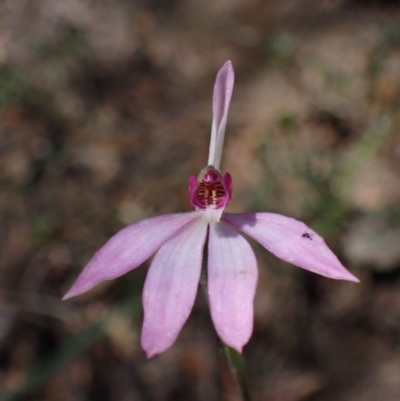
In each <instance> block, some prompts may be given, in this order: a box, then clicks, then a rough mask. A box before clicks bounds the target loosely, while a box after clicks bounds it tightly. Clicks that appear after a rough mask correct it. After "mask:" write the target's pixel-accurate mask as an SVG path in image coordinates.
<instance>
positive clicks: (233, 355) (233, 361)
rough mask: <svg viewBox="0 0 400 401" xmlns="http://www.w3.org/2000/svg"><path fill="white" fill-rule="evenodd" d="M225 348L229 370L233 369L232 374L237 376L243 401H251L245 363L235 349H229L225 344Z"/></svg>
mask: <svg viewBox="0 0 400 401" xmlns="http://www.w3.org/2000/svg"><path fill="white" fill-rule="evenodd" d="M223 347H224V354H225V358H226V360H227V362H228V365H229V368H230V369H231V372H232V374H233V375H234V376H235V378H236V380H237V382H238V384H239V386H240V389H241V391H242V397H243V401H251V398H250V393H249V386H248V383H247V380H246V375H245V373H244V363H243V357H242V355H241V354H239V353H238V352H237V351H235V350H234V349H232V348H230V347H228V346H227V345H226V344H223Z"/></svg>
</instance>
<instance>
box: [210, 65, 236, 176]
mask: <svg viewBox="0 0 400 401" xmlns="http://www.w3.org/2000/svg"><path fill="white" fill-rule="evenodd" d="M234 81H235V74H234V71H233V66H232V63H231V62H230V61H227V62H226V63H225V64H224V65H223V66H222V68H221V69H220V70H219V72H218V75H217V78H216V80H215V85H214V94H213V121H212V127H211V141H210V151H209V155H208V165H209V166H214V167H215V168H216V169H217V170H219V168H220V164H221V156H222V147H223V144H224V136H225V127H226V120H227V118H228V110H229V104H230V102H231V97H232V91H233V84H234Z"/></svg>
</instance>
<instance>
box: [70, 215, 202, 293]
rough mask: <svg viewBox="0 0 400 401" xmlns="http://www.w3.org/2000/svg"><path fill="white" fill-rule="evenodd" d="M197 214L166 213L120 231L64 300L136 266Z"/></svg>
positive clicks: (94, 257) (92, 261)
mask: <svg viewBox="0 0 400 401" xmlns="http://www.w3.org/2000/svg"><path fill="white" fill-rule="evenodd" d="M197 217H198V214H197V213H196V212H192V213H180V214H167V215H164V216H158V217H153V218H150V219H146V220H143V221H140V222H138V223H135V224H132V225H130V226H128V227H126V228H124V229H123V230H121V231H119V232H118V233H117V234H115V235H114V236H113V237H111V238H110V239H109V240H108V241H107V242H106V244H105V245H103V247H102V248H100V250H98V251H97V252H96V254H95V255H94V256H93V258H92V259H91V260H90V261H89V263H88V264H87V265H86V267H85V268H84V269H83V271H82V273H81V274H80V276H79V277H78V278H77V280H76V281H75V283H74V284H73V285H72V287H71V288H70V290H69V291H68V292H67V293H66V294H65V295H64V298H63V299H68V298H71V297H74V296H76V295H79V294H82V293H84V292H86V291H88V290H90V289H91V288H93V287H94V286H95V285H96V284H98V283H100V282H102V281H104V280H112V279H114V278H117V277H119V276H122V275H123V274H125V273H127V272H128V271H130V270H132V269H134V268H135V267H138V266H139V265H141V264H142V263H143V262H144V261H145V260H146V259H148V258H149V257H150V256H151V255H152V254H153V253H155V252H156V251H157V249H158V248H159V247H160V246H161V245H162V244H163V243H164V242H165V241H167V240H168V239H169V238H170V237H171V236H173V235H174V234H175V233H176V232H177V231H179V230H180V229H181V228H182V227H184V226H185V225H187V224H189V223H190V222H192V221H193V220H194V219H196V218H197Z"/></svg>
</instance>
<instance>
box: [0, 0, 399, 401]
mask: <svg viewBox="0 0 400 401" xmlns="http://www.w3.org/2000/svg"><path fill="white" fill-rule="evenodd" d="M227 59H231V60H232V62H233V64H234V67H235V71H236V86H235V90H234V94H233V101H232V106H231V110H230V115H229V121H228V129H227V136H226V144H225V151H224V156H223V165H222V168H223V171H229V172H230V173H231V174H232V176H233V184H234V197H233V201H232V203H231V205H230V206H229V209H228V210H229V211H232V212H240V211H271V212H278V213H282V214H285V215H288V216H293V217H296V218H298V219H301V220H303V221H305V222H306V223H307V224H308V225H310V226H311V227H313V228H314V229H315V230H317V231H318V232H319V233H321V234H322V235H323V236H324V237H325V238H326V241H327V243H328V244H329V246H330V247H331V248H332V249H333V250H334V252H335V253H336V254H337V255H338V256H339V258H340V259H341V260H342V261H343V263H344V264H345V265H346V266H347V267H348V268H349V270H351V271H352V272H353V273H354V274H355V275H357V276H358V277H359V278H360V280H361V283H360V284H354V283H347V282H338V281H333V280H328V279H325V278H323V277H319V276H316V275H313V274H311V273H308V272H305V271H302V270H300V269H298V268H295V267H294V266H291V265H289V264H286V263H284V262H282V261H280V260H277V259H276V258H275V257H273V256H271V255H270V254H269V253H268V252H267V251H265V250H264V249H261V247H260V246H257V244H255V243H254V242H252V245H253V246H254V249H255V252H256V254H257V258H258V263H259V271H260V273H259V274H260V279H259V284H258V289H257V296H256V300H255V327H254V334H253V336H252V338H251V340H250V342H249V343H248V345H247V346H246V347H245V350H244V361H245V367H246V375H247V379H248V383H249V388H250V394H251V397H252V399H253V400H254V401H261V400H272V401H300V400H302V401H333V400H335V401H341V400H343V401H347V400H354V399H357V400H359V401H375V400H377V399H381V400H385V401H392V400H393V401H397V400H399V399H400V341H399V339H400V135H399V133H400V120H399V109H400V4H399V2H398V0H385V1H384V0H381V1H379V0H321V1H312V0H282V1H279V2H277V1H272V0H247V1H244V0H223V1H222V0H221V1H213V0H201V1H198V0H186V1H185V0H114V1H112V0H92V1H89V0H68V1H65V0H35V1H34V2H32V1H28V0H19V1H15V0H2V1H1V3H0V216H1V217H0V219H1V221H0V400H2V401H4V400H6V401H17V400H49V401H50V400H51V401H64V400H96V401H103V400H104V401H108V400H110V401H114V400H118V401H131V400H132V401H136V400H137V401H141V400H150V401H169V400H171V401H180V400H193V401H196V400H201V401H203V400H207V401H216V400H226V401H231V400H235V401H236V400H241V396H240V391H239V389H238V387H237V384H236V383H235V381H234V378H233V377H232V375H231V373H230V370H229V367H228V366H227V364H226V362H225V361H224V358H223V353H222V351H221V348H220V344H219V343H218V339H217V336H216V334H215V332H214V328H213V326H212V324H211V321H210V317H209V310H208V307H207V305H206V302H205V299H204V296H203V295H202V293H201V291H199V295H198V299H197V301H196V305H195V307H194V310H193V312H192V314H191V317H190V318H189V320H188V322H187V324H186V325H185V327H184V329H183V331H182V332H181V334H180V335H179V337H178V340H177V341H176V343H175V345H174V346H173V347H172V348H171V349H170V350H169V351H167V352H165V353H164V354H162V355H160V356H157V357H155V358H153V359H151V360H147V359H146V357H145V355H144V352H143V351H142V349H141V347H140V344H139V337H140V330H141V322H142V315H143V311H142V305H141V289H142V286H143V282H144V279H145V276H146V271H147V268H148V263H146V264H145V265H144V266H142V267H140V268H138V269H136V270H135V271H133V272H131V273H129V274H128V275H126V276H124V277H122V278H120V279H118V280H115V281H112V282H106V283H104V284H102V285H99V286H98V287H96V288H95V289H93V290H92V291H90V292H89V293H88V294H85V295H83V296H80V297H78V298H75V299H72V300H69V301H67V302H62V301H61V297H62V295H63V294H64V293H65V292H66V290H67V289H68V288H69V286H70V285H71V284H72V282H73V280H74V279H75V278H76V277H77V275H78V274H79V272H80V271H81V269H82V268H83V266H84V265H85V263H86V262H87V261H88V260H89V259H90V257H91V256H92V255H93V253H94V252H95V251H96V250H97V249H98V248H99V247H100V246H101V245H102V244H103V243H104V242H105V241H106V240H107V239H108V238H109V237H110V236H111V235H112V234H114V233H115V232H116V231H118V230H119V229H120V228H122V227H124V226H125V225H127V224H131V223H133V222H135V221H138V220H141V219H143V218H146V217H149V216H154V215H158V214H163V213H175V212H180V211H189V210H191V206H190V204H189V201H188V188H187V179H188V177H189V175H190V174H198V172H199V171H200V169H202V168H203V167H205V165H206V161H207V151H208V143H209V135H210V127H211V97H212V88H213V83H214V79H215V76H216V73H217V71H218V69H219V68H220V67H221V66H222V64H223V63H224V62H225V61H226V60H227Z"/></svg>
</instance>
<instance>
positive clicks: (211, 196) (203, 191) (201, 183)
mask: <svg viewBox="0 0 400 401" xmlns="http://www.w3.org/2000/svg"><path fill="white" fill-rule="evenodd" d="M189 192H190V203H191V204H192V205H193V206H194V207H195V208H196V209H197V210H199V211H207V210H208V211H210V210H215V211H217V213H212V215H213V216H214V217H212V218H211V219H210V218H209V217H210V214H209V213H207V215H206V216H207V217H206V218H207V220H210V221H211V220H212V221H219V219H220V217H221V214H222V212H223V210H224V209H225V207H226V206H227V205H228V203H229V202H230V200H231V196H232V178H231V176H230V174H229V173H226V174H225V175H224V176H222V174H221V173H220V172H219V171H218V170H216V169H215V168H214V167H213V166H208V167H206V168H205V169H203V170H202V171H201V172H200V174H199V176H198V177H197V178H196V177H194V176H191V177H190V179H189Z"/></svg>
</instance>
